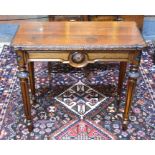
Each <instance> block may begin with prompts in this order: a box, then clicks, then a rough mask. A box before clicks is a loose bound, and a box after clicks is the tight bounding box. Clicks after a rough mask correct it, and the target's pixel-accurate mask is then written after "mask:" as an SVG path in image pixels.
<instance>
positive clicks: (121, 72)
mask: <svg viewBox="0 0 155 155" xmlns="http://www.w3.org/2000/svg"><path fill="white" fill-rule="evenodd" d="M126 67H127V62H120V67H119V79H118V88H117V94H118V99H117V104H118V106H119V104H120V102H121V93H122V88H123V82H124V78H125V73H126Z"/></svg>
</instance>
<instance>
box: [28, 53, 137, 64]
mask: <svg viewBox="0 0 155 155" xmlns="http://www.w3.org/2000/svg"><path fill="white" fill-rule="evenodd" d="M70 53H71V52H28V61H29V62H31V61H59V62H63V63H69V55H70ZM132 53H134V52H127V51H125V52H116V51H115V52H87V53H86V54H87V56H88V63H95V62H98V61H115V62H120V61H125V62H128V61H130V59H132V57H133V56H132V55H133V54H132Z"/></svg>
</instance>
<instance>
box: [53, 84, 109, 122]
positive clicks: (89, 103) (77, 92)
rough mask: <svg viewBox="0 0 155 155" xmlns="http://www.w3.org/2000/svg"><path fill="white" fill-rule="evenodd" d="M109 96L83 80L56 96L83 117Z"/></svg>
mask: <svg viewBox="0 0 155 155" xmlns="http://www.w3.org/2000/svg"><path fill="white" fill-rule="evenodd" d="M107 98H108V97H106V96H105V95H103V94H101V93H99V92H97V91H96V90H94V89H92V88H91V87H89V86H87V85H85V84H84V83H82V82H81V81H79V82H78V83H76V84H75V85H73V86H72V87H70V88H69V89H67V90H66V91H64V92H63V93H62V94H60V95H59V96H57V97H55V99H56V100H57V101H59V102H61V103H62V104H63V105H65V106H66V107H67V108H68V109H70V110H71V111H73V112H74V113H76V114H77V115H79V116H80V118H81V119H83V117H84V116H85V115H86V114H87V113H89V112H90V111H92V110H93V109H94V108H96V107H97V106H99V105H100V103H101V102H103V101H106V99H107Z"/></svg>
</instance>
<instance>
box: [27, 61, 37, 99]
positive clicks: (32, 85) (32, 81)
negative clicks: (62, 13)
mask: <svg viewBox="0 0 155 155" xmlns="http://www.w3.org/2000/svg"><path fill="white" fill-rule="evenodd" d="M28 71H29V79H30V88H31V93H32V99H33V101H35V78H34V62H29V63H28Z"/></svg>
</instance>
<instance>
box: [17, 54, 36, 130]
mask: <svg viewBox="0 0 155 155" xmlns="http://www.w3.org/2000/svg"><path fill="white" fill-rule="evenodd" d="M26 57H27V56H26V52H25V51H17V62H18V66H19V72H18V73H17V77H18V78H19V79H20V85H21V93H22V99H23V104H24V113H25V117H26V121H27V126H28V129H29V131H30V132H31V131H32V130H33V125H32V116H31V104H30V97H29V85H28V78H29V73H28V71H27V70H26V68H27V59H26Z"/></svg>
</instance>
